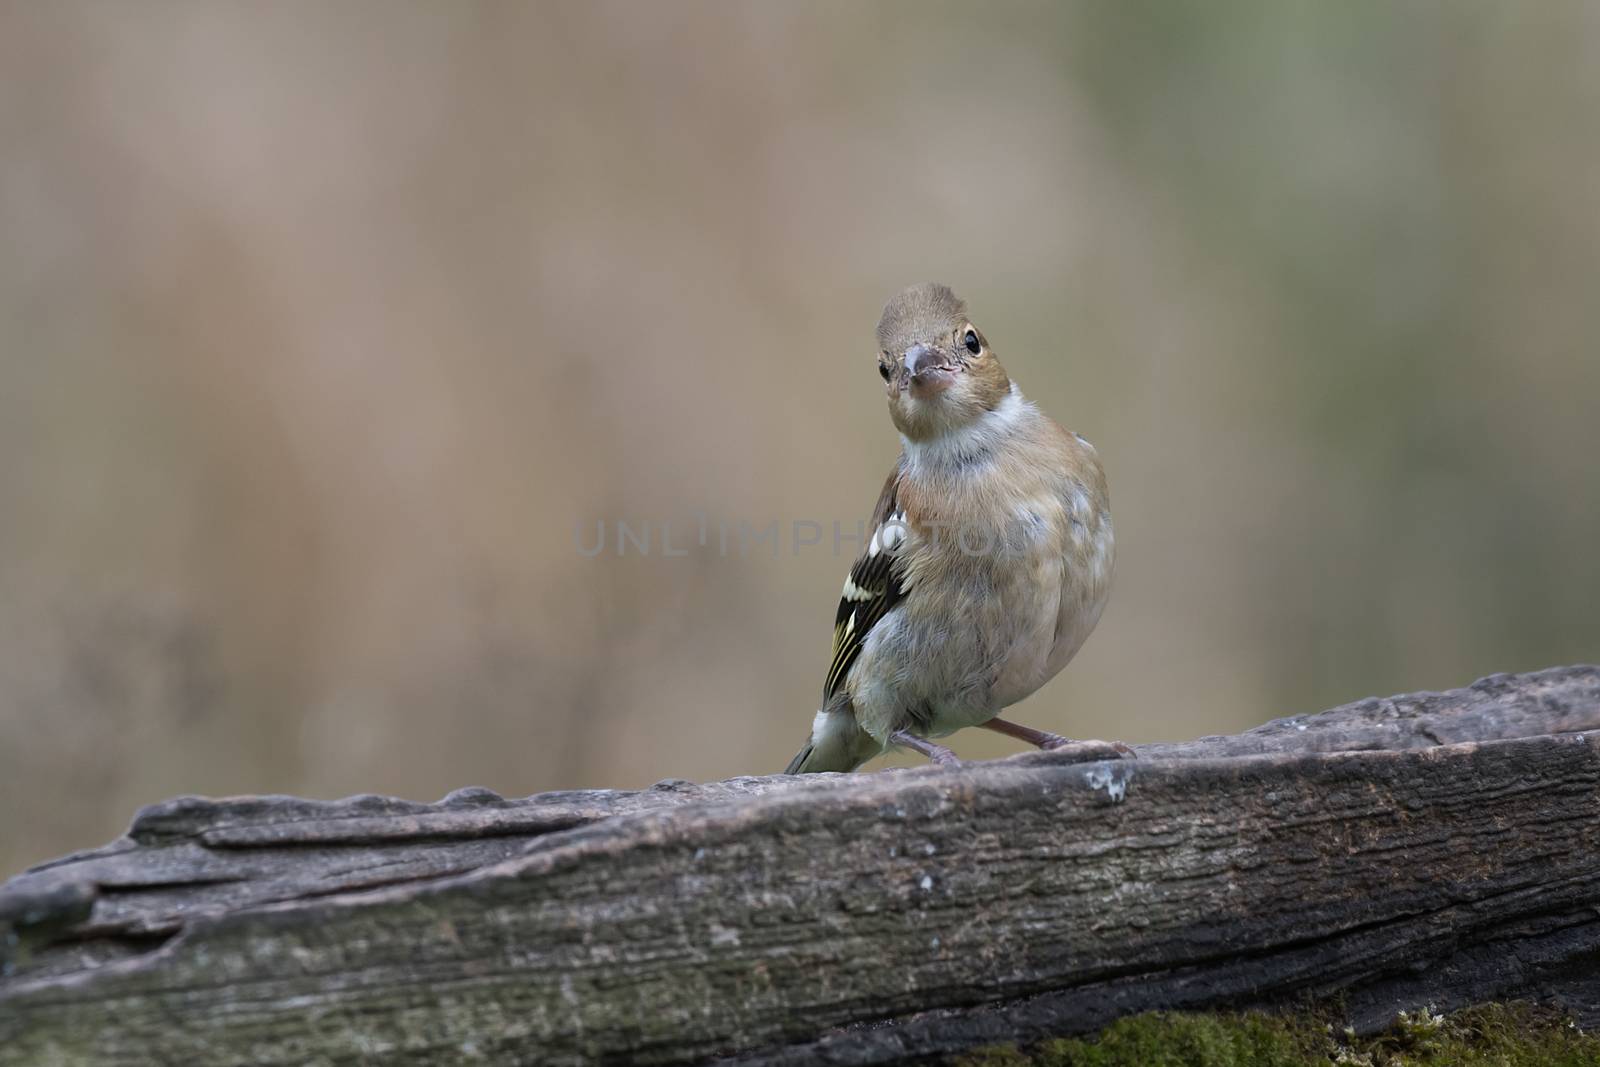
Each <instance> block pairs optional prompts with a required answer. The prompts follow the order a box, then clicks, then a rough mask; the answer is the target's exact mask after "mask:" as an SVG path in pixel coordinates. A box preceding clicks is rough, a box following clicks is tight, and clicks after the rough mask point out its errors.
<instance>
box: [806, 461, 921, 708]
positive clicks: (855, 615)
mask: <svg viewBox="0 0 1600 1067" xmlns="http://www.w3.org/2000/svg"><path fill="white" fill-rule="evenodd" d="M899 480H900V468H899V465H898V464H896V466H895V469H894V470H893V471H892V472H890V474H889V479H888V481H886V482H884V483H883V492H882V493H881V494H880V495H879V496H878V506H877V507H876V508H874V509H873V511H872V523H871V526H872V540H871V541H870V542H868V544H867V547H866V548H865V549H864V550H863V551H862V553H861V555H860V556H858V557H856V561H855V564H854V565H853V566H852V567H851V568H850V576H849V577H848V578H846V579H845V580H844V591H843V592H841V593H840V594H839V611H838V613H837V614H836V615H835V616H834V622H833V656H832V658H831V660H830V661H829V663H828V678H827V681H825V682H824V683H823V686H822V702H823V704H824V705H826V704H827V702H828V701H829V700H831V699H832V698H833V696H834V694H835V693H837V692H838V691H839V689H840V687H841V686H843V685H844V680H845V676H846V675H848V674H849V673H850V666H851V664H853V663H855V661H856V657H857V656H859V655H860V654H861V647H862V645H863V643H864V642H865V641H866V639H867V634H868V633H870V632H871V630H872V628H873V627H874V626H876V625H877V624H878V622H879V621H880V620H881V619H882V618H883V617H884V616H885V615H887V614H888V613H889V611H890V609H891V608H893V607H894V606H895V605H896V604H898V603H899V602H900V599H901V598H902V597H904V596H905V586H904V585H903V584H902V576H901V574H900V573H899V567H898V566H897V560H898V559H899V548H900V546H901V544H902V543H903V542H904V541H905V539H906V535H907V533H908V532H909V531H908V529H907V527H906V518H905V515H904V514H903V513H902V512H900V511H899V510H897V508H896V506H895V487H896V486H897V485H898V483H899Z"/></svg>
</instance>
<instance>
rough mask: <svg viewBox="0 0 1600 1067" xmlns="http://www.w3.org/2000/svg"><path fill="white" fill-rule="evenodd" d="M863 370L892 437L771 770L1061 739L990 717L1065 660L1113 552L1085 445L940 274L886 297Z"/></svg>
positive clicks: (1099, 480) (1102, 592)
mask: <svg viewBox="0 0 1600 1067" xmlns="http://www.w3.org/2000/svg"><path fill="white" fill-rule="evenodd" d="M878 373H879V374H880V375H881V376H882V378H883V381H884V389H885V392H886V393H887V394H888V398H889V416H890V418H891V419H893V421H894V425H895V428H896V429H897V430H899V431H900V440H901V443H902V445H903V451H902V452H901V455H900V458H899V460H898V461H897V462H896V463H895V466H894V470H893V471H892V472H891V473H890V475H889V479H888V481H886V482H885V483H884V486H883V493H882V494H881V495H880V496H879V498H878V506H877V507H876V508H875V509H874V511H873V514H872V519H871V522H870V528H871V529H872V536H871V539H870V541H869V543H868V544H867V545H866V547H865V549H864V550H863V551H862V553H861V555H860V556H859V557H858V558H857V559H856V561H855V564H854V566H852V567H851V568H850V575H849V577H848V578H846V579H845V583H844V591H843V593H842V594H841V595H840V598H839V610H838V614H837V616H836V617H835V622H834V630H833V657H832V660H831V661H830V663H829V665H828V674H827V679H826V681H825V682H824V683H823V687H822V708H821V710H820V711H818V712H817V715H816V719H815V721H814V722H813V724H812V728H811V737H810V739H809V740H808V741H807V742H806V744H805V747H804V748H802V749H801V750H800V753H799V754H798V755H796V756H795V758H794V759H793V760H792V761H791V762H790V764H789V768H788V773H790V774H805V773H809V772H813V771H850V770H854V769H855V768H856V767H859V766H860V765H861V764H863V763H865V762H866V761H867V760H869V759H871V758H872V757H874V756H876V755H878V754H880V753H882V752H883V751H885V750H886V749H887V748H889V747H890V746H891V745H895V746H901V747H905V748H909V749H913V750H915V751H917V752H920V753H922V754H923V755H926V756H927V757H929V758H930V759H932V760H934V761H935V762H939V763H951V762H956V758H955V755H954V753H952V752H951V751H950V750H949V749H947V748H945V747H943V746H942V745H937V744H935V743H933V742H932V741H931V740H929V739H930V738H935V737H943V736H946V735H948V734H952V733H954V732H955V731H957V730H959V729H962V728H963V727H967V726H983V727H987V728H988V729H991V730H997V731H999V732H1000V733H1004V734H1007V735H1009V736H1012V737H1016V738H1019V739H1021V740H1023V741H1027V742H1029V743H1030V744H1034V745H1038V746H1039V747H1041V748H1053V747H1057V746H1059V745H1062V744H1065V743H1067V742H1066V741H1065V739H1064V738H1061V737H1058V736H1056V735H1055V734H1050V733H1045V732H1043V731H1040V730H1032V729H1029V728H1028V727H1026V726H1020V725H1017V724H1015V723H1010V722H1006V721H1005V720H1003V719H1000V718H998V717H997V716H998V715H999V713H1000V711H1001V710H1002V709H1004V708H1006V707H1008V706H1010V705H1012V704H1015V703H1016V702H1018V701H1019V700H1022V699H1023V698H1024V697H1027V696H1028V695H1030V694H1031V693H1033V692H1034V691H1035V690H1037V689H1038V688H1039V687H1040V686H1042V685H1043V684H1044V683H1045V682H1047V681H1049V680H1050V679H1051V678H1053V677H1054V676H1055V675H1056V673H1057V672H1058V671H1060V670H1061V668H1062V667H1065V666H1066V665H1067V661H1068V660H1070V659H1072V657H1073V655H1074V654H1075V653H1076V652H1077V651H1078V648H1079V647H1080V646H1081V645H1082V644H1083V642H1084V639H1085V638H1087V637H1088V636H1089V632H1090V631H1091V630H1093V629H1094V626H1095V623H1096V622H1098V621H1099V619H1100V612H1101V609H1102V608H1104V607H1105V602H1106V597H1107V594H1108V593H1109V592H1110V588H1111V570H1112V559H1113V550H1114V549H1113V540H1112V532H1111V510H1110V500H1109V497H1108V496H1107V493H1106V477H1105V472H1104V470H1102V469H1101V466H1100V460H1099V458H1098V457H1097V456H1096V454H1095V450H1094V446H1093V445H1091V444H1089V442H1088V441H1086V440H1084V439H1083V438H1082V437H1081V436H1079V435H1078V434H1075V433H1069V432H1068V431H1066V430H1063V429H1062V428H1061V427H1060V426H1058V425H1056V423H1055V422H1054V421H1052V420H1051V419H1050V418H1049V416H1047V415H1045V414H1044V413H1042V412H1041V411H1039V409H1038V408H1036V407H1034V406H1033V405H1032V404H1031V403H1029V402H1028V401H1027V400H1024V399H1023V397H1022V393H1021V392H1020V391H1019V390H1018V389H1017V386H1016V383H1014V382H1013V381H1011V379H1010V378H1009V377H1007V375H1006V372H1005V368H1003V367H1002V366H1001V365H1000V360H999V359H998V358H996V356H995V354H994V351H993V350H992V349H991V348H990V347H989V343H988V341H986V340H985V339H984V336H983V334H982V333H981V332H980V331H979V330H978V328H977V327H976V326H974V325H973V324H972V321H971V320H970V319H969V318H968V317H967V308H966V305H965V304H964V303H962V301H961V300H959V299H957V297H956V295H955V294H954V293H952V292H951V291H950V290H949V289H948V288H946V287H945V286H943V285H918V286H914V287H912V288H910V289H907V290H905V291H904V292H902V293H900V294H899V295H897V296H896V297H894V299H892V300H890V301H889V303H888V305H887V306H886V307H885V308H884V310H883V317H882V319H880V320H879V322H878ZM1118 747H1119V748H1120V746H1118ZM1121 751H1123V752H1125V751H1126V749H1122V750H1121Z"/></svg>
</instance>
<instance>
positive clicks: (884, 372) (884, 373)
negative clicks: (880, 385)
mask: <svg viewBox="0 0 1600 1067" xmlns="http://www.w3.org/2000/svg"><path fill="white" fill-rule="evenodd" d="M878 374H879V376H880V377H882V378H883V380H884V381H888V380H889V364H887V363H880V364H878Z"/></svg>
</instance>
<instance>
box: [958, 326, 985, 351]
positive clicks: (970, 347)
mask: <svg viewBox="0 0 1600 1067" xmlns="http://www.w3.org/2000/svg"><path fill="white" fill-rule="evenodd" d="M961 341H962V343H963V344H965V345H966V346H967V351H968V352H971V353H972V354H973V355H977V354H978V353H979V352H982V351H983V342H982V341H980V340H978V332H977V331H976V330H968V331H967V336H965V337H963V338H962V339H961Z"/></svg>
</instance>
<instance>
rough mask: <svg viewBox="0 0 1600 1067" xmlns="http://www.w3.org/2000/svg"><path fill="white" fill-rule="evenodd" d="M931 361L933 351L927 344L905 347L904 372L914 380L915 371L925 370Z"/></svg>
mask: <svg viewBox="0 0 1600 1067" xmlns="http://www.w3.org/2000/svg"><path fill="white" fill-rule="evenodd" d="M932 362H933V353H932V352H931V351H929V350H928V346H927V345H912V346H911V347H910V348H908V349H906V373H907V374H909V375H911V378H912V380H913V381H915V380H916V377H917V373H918V372H919V371H922V370H925V369H926V368H927V367H928V365H929V364H930V363H932Z"/></svg>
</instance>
